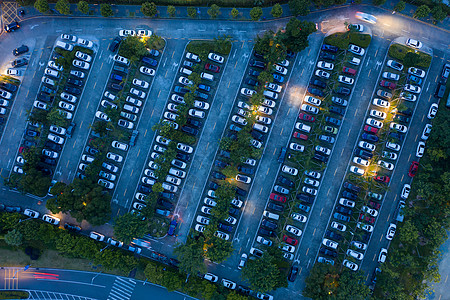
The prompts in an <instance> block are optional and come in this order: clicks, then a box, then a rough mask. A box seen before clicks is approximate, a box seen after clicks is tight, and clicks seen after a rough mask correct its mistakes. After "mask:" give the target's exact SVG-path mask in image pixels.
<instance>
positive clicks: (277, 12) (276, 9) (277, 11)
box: [270, 3, 283, 18]
mask: <svg viewBox="0 0 450 300" xmlns="http://www.w3.org/2000/svg"><path fill="white" fill-rule="evenodd" d="M270 14H271V15H272V16H273V17H274V18H279V17H281V16H282V15H283V8H282V7H281V5H280V4H279V3H277V4H275V5H274V6H273V7H272V10H271V11H270Z"/></svg>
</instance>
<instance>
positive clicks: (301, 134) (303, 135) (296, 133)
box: [292, 131, 308, 141]
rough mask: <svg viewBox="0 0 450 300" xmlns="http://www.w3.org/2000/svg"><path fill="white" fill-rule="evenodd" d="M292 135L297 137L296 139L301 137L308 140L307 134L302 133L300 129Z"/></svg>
mask: <svg viewBox="0 0 450 300" xmlns="http://www.w3.org/2000/svg"><path fill="white" fill-rule="evenodd" d="M292 136H293V137H295V138H296V139H301V140H304V141H306V140H308V136H307V135H306V134H303V133H300V132H298V131H295V132H294V134H293V135H292Z"/></svg>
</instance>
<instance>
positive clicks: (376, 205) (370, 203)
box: [369, 201, 381, 210]
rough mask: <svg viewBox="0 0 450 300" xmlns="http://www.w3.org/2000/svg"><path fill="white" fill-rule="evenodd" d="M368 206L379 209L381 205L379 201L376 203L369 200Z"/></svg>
mask: <svg viewBox="0 0 450 300" xmlns="http://www.w3.org/2000/svg"><path fill="white" fill-rule="evenodd" d="M369 206H370V207H372V208H374V209H377V210H378V209H380V207H381V204H380V203H376V202H373V201H369Z"/></svg>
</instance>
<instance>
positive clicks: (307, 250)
mask: <svg viewBox="0 0 450 300" xmlns="http://www.w3.org/2000/svg"><path fill="white" fill-rule="evenodd" d="M308 252H309V248H308V249H306V253H305V256H306V255H308Z"/></svg>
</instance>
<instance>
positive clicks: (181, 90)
mask: <svg viewBox="0 0 450 300" xmlns="http://www.w3.org/2000/svg"><path fill="white" fill-rule="evenodd" d="M173 91H174V92H175V93H178V94H181V95H184V94H186V93H188V92H189V90H188V89H187V88H184V87H182V86H179V85H177V86H175V88H174V89H173Z"/></svg>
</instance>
